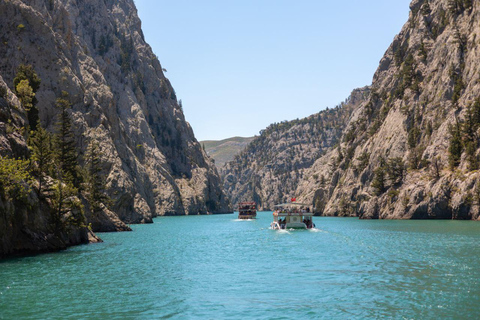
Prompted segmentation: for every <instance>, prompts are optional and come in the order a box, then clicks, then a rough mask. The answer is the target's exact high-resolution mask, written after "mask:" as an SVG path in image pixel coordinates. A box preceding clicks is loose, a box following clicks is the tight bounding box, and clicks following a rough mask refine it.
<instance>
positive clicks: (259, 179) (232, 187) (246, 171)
mask: <svg viewBox="0 0 480 320" xmlns="http://www.w3.org/2000/svg"><path fill="white" fill-rule="evenodd" d="M369 92H370V90H369V88H368V87H365V88H362V89H356V90H354V91H353V92H352V94H351V96H350V97H349V98H348V99H347V100H346V101H345V102H344V103H342V104H340V105H339V106H337V107H336V108H334V109H330V110H325V111H322V112H320V113H318V114H315V115H312V116H310V117H308V118H304V119H297V120H293V121H285V122H281V123H277V124H273V125H271V126H269V127H268V128H267V129H265V130H264V131H262V132H261V134H260V136H258V137H256V138H255V139H254V140H253V141H252V142H250V144H249V145H248V146H247V148H246V149H245V150H244V151H243V152H241V153H240V154H239V155H237V156H235V159H234V160H233V161H231V162H229V163H227V164H226V165H225V166H224V167H223V168H222V169H221V173H222V176H223V180H224V189H225V192H226V193H227V195H228V196H229V197H230V198H231V201H232V203H234V204H237V203H238V202H241V201H248V200H253V201H255V202H256V203H257V206H258V208H260V209H261V210H271V209H273V206H274V205H275V204H278V203H282V202H285V201H288V200H290V198H291V197H296V189H297V186H298V183H299V182H300V181H303V180H304V179H307V180H308V179H313V180H315V181H317V180H318V181H323V180H324V177H323V174H314V175H307V174H305V173H306V172H307V170H308V168H310V167H311V166H312V165H313V164H314V162H315V161H316V160H317V159H319V158H321V157H322V156H323V155H324V154H325V153H326V152H327V151H329V150H330V149H331V148H332V147H333V146H334V145H336V144H338V143H339V142H340V139H341V137H342V134H343V131H344V129H345V127H346V124H347V123H348V121H349V119H350V117H351V116H352V112H353V110H355V108H356V107H357V106H358V105H360V104H361V103H362V102H363V101H364V100H365V99H366V97H367V96H368V94H369Z"/></svg>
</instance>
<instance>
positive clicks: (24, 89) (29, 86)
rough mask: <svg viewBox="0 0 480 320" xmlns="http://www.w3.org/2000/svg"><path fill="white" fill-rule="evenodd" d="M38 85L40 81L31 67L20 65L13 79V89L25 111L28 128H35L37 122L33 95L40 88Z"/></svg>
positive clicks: (35, 102)
mask: <svg viewBox="0 0 480 320" xmlns="http://www.w3.org/2000/svg"><path fill="white" fill-rule="evenodd" d="M40 83H41V80H40V78H39V77H38V75H37V74H36V72H35V70H33V67H32V66H31V65H23V64H22V65H20V66H19V67H18V69H17V74H16V76H15V78H14V79H13V88H14V89H15V93H16V94H17V95H18V97H19V98H20V100H21V101H22V105H23V107H24V108H25V110H26V111H27V117H28V123H29V125H30V128H36V127H37V124H38V120H39V118H38V109H37V107H36V104H37V103H38V100H37V98H35V93H36V92H37V91H38V89H39V88H40Z"/></svg>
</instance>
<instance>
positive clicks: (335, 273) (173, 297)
mask: <svg viewBox="0 0 480 320" xmlns="http://www.w3.org/2000/svg"><path fill="white" fill-rule="evenodd" d="M236 217H237V216H236V214H235V215H221V216H190V217H165V218H157V219H155V223H154V224H153V225H136V226H133V229H134V232H129V233H110V234H101V235H100V236H101V237H102V238H103V240H104V241H105V242H104V243H101V244H92V245H87V246H79V247H74V248H70V249H69V250H66V251H63V252H60V253H54V254H46V255H39V256H35V257H25V258H15V259H9V260H5V261H1V262H0V319H67V318H69V319H159V318H173V319H195V318H202V319H225V318H228V319H316V318H324V319H365V318H367V319H368V318H394V319H478V318H480V286H479V284H480V223H477V222H467V221H364V220H357V219H352V218H316V219H315V223H316V225H317V228H318V230H314V231H288V232H285V231H273V230H269V229H268V226H269V224H270V222H271V218H272V216H271V213H266V212H262V213H259V214H258V219H257V220H254V221H238V220H236Z"/></svg>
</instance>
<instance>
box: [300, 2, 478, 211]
mask: <svg viewBox="0 0 480 320" xmlns="http://www.w3.org/2000/svg"><path fill="white" fill-rule="evenodd" d="M410 9H411V12H410V17H409V20H408V22H407V23H406V24H405V26H404V27H403V29H402V30H401V32H400V34H398V35H397V36H396V37H395V39H394V41H393V43H392V44H391V46H390V47H389V48H388V50H387V52H386V53H385V56H384V57H383V58H382V60H381V61H380V66H379V68H378V70H377V71H376V73H375V75H374V78H373V84H372V89H371V93H370V95H369V97H368V99H367V101H365V102H364V103H362V105H361V106H360V107H358V108H356V109H355V111H354V112H353V115H352V117H351V119H350V121H349V123H348V125H347V128H346V130H345V131H344V134H343V139H342V143H341V144H340V147H339V148H337V149H334V150H330V151H329V152H328V153H327V154H326V155H324V156H323V157H321V158H320V159H318V160H317V161H316V162H315V163H314V164H313V166H312V167H311V168H309V169H308V170H307V172H306V173H305V174H304V176H305V177H306V178H305V179H304V180H303V181H302V182H301V183H300V184H299V187H298V189H297V191H296V194H297V195H298V196H299V197H300V199H299V200H300V201H308V202H311V203H313V204H315V205H316V210H317V213H319V214H323V215H354V216H355V215H359V216H361V217H363V218H401V219H420V218H421V219H424V218H446V219H478V218H479V203H480V192H479V191H480V180H479V178H480V177H479V175H478V171H477V170H478V168H479V162H478V161H479V159H478V151H479V150H478V147H479V133H480V132H479V128H480V72H479V71H480V70H479V65H480V24H479V21H480V3H479V2H478V1H471V0H414V1H413V2H412V3H411V5H410ZM340 153H341V154H343V155H345V154H350V155H351V156H349V157H345V156H340ZM319 175H323V176H324V177H325V181H323V183H319V181H318V180H317V179H315V178H314V176H319Z"/></svg>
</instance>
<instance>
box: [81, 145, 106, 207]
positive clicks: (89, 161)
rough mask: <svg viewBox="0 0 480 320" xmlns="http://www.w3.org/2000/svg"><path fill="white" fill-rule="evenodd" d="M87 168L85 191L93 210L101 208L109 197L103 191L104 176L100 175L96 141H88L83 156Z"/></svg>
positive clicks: (100, 169) (100, 168) (99, 160)
mask: <svg viewBox="0 0 480 320" xmlns="http://www.w3.org/2000/svg"><path fill="white" fill-rule="evenodd" d="M85 164H86V169H87V179H86V182H87V183H86V186H87V187H86V191H87V194H88V196H87V198H88V201H89V202H90V205H91V207H92V211H93V212H98V211H100V210H102V204H108V203H109V202H110V199H109V198H108V196H107V195H106V193H105V177H104V176H103V175H102V167H101V159H100V147H99V145H98V143H97V142H96V141H92V142H90V144H89V146H88V149H87V153H86V156H85Z"/></svg>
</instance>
